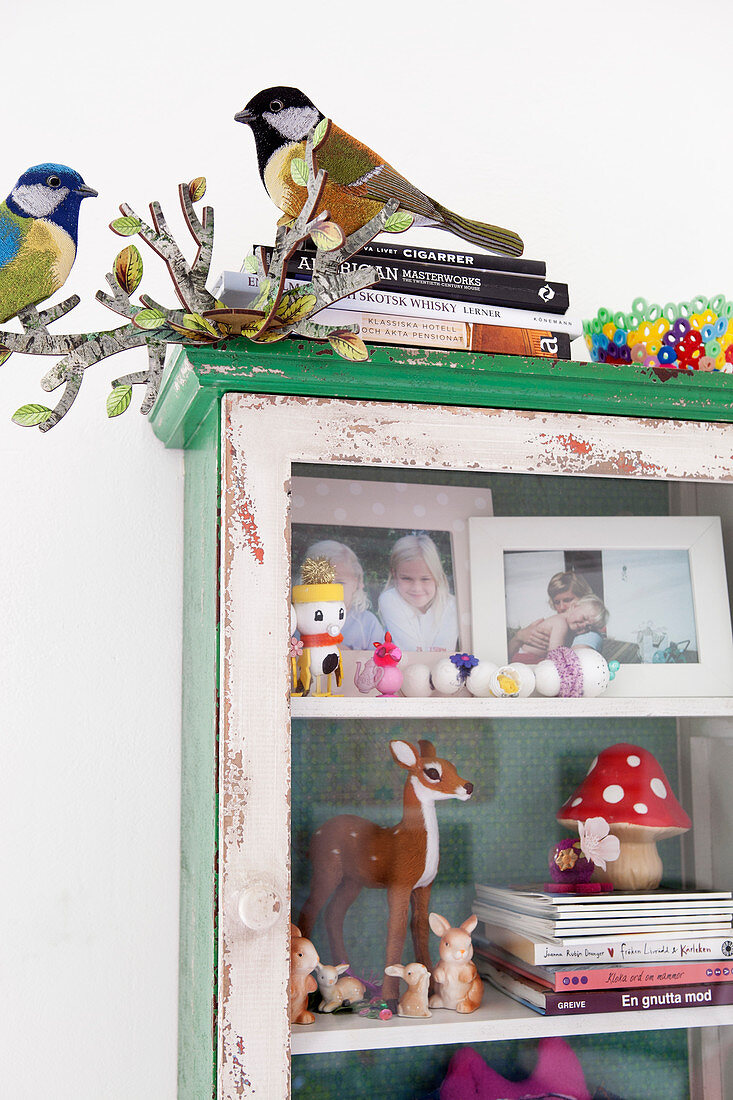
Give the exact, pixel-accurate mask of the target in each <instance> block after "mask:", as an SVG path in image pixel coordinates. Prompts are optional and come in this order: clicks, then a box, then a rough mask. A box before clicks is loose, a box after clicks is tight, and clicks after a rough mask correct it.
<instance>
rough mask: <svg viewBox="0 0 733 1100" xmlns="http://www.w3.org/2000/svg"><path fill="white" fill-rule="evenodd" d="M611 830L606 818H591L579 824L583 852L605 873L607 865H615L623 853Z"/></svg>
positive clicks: (617, 839)
mask: <svg viewBox="0 0 733 1100" xmlns="http://www.w3.org/2000/svg"><path fill="white" fill-rule="evenodd" d="M609 829H610V826H609V824H608V822H607V821H606V819H605V818H604V817H589V818H588V820H587V821H579V822H578V833H579V835H580V850H581V852H582V853H583V855H584V856H585V858H586V859H588V860H590V861H591V862H592V863H595V865H596V866H597V867H600V868H601V869H602V870H604V871H605V870H606V863H607V862H608V863H613V861H614V860H615V859H618V856H619V852H620V851H621V842H620V841H619V838H618V837H617V836H613V835H611V833H610V832H609Z"/></svg>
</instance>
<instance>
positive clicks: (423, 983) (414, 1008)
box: [384, 962, 433, 1016]
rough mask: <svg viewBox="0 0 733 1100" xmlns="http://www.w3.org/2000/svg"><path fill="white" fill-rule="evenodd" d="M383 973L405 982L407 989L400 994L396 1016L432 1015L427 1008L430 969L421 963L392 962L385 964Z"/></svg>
mask: <svg viewBox="0 0 733 1100" xmlns="http://www.w3.org/2000/svg"><path fill="white" fill-rule="evenodd" d="M384 973H385V974H389V975H390V976H391V977H393V978H403V979H404V981H406V982H407V989H406V990H405V992H404V993H403V994H402V996H401V997H400V1000H399V1004H398V1005H397V1015H398V1016H432V1015H433V1014H432V1012H431V1011H430V1009H429V1008H428V987H429V985H430V971H429V970H428V968H427V967H426V966H423V964H422V963H417V962H415V963H409V965H408V966H401V965H400V964H398V963H393V964H392V965H391V966H385V968H384Z"/></svg>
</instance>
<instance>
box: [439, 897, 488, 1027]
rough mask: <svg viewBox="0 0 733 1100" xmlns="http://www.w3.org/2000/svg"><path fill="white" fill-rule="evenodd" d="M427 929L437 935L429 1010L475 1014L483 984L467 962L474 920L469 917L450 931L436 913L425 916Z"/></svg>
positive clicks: (480, 998) (468, 961)
mask: <svg viewBox="0 0 733 1100" xmlns="http://www.w3.org/2000/svg"><path fill="white" fill-rule="evenodd" d="M428 919H429V921H430V927H431V928H432V930H433V932H435V935H436V936H440V948H439V951H440V962H439V963H438V965H437V966H436V967H435V969H434V970H433V984H434V987H435V993H434V994H433V995H432V997H431V998H430V1007H431V1008H452V1009H453V1010H454V1011H455V1012H475V1011H476V1009H477V1008H478V1007H479V1005H480V1004H481V1000H482V998H483V995H484V985H483V982H482V981H481V979H480V977H479V976H478V971H477V970H476V967H475V966H474V964H473V963H472V962H471V959H472V958H473V944H472V943H471V932H473V930H474V928H475V927H476V924H477V918H476V917H475V916H473V915H472V916H470V917H468V918H467V919H466V920H464V922H463V924H462V925H461V926H460V927H459V928H451V926H450V924H449V923H448V921H447V920H446V919H445V917H441V916H440V915H439V914H438V913H431V914H430V916H429V918H428Z"/></svg>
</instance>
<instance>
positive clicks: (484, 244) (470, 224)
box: [234, 87, 524, 256]
mask: <svg viewBox="0 0 733 1100" xmlns="http://www.w3.org/2000/svg"><path fill="white" fill-rule="evenodd" d="M324 117H325V116H324V115H323V114H322V113H321V112H320V111H319V110H318V108H317V107H316V106H315V104H313V103H312V102H311V101H310V99H308V96H306V95H304V94H303V92H301V91H300V90H299V89H298V88H284V87H277V88H266V89H265V90H264V91H262V92H258V94H257V95H256V96H254V97H253V98H252V99H250V101H249V103H248V104H247V105H246V107H244V108H243V109H242V110H241V111H239V112H238V113H237V114H236V115H235V116H234V118H235V120H236V121H237V122H242V123H244V124H245V125H247V126H250V127H251V128H252V133H253V134H254V139H255V147H256V149H257V160H258V163H259V169H260V176H261V177H262V182H263V183H264V185H265V189H266V191H267V193H268V195H269V196H270V198H271V199H272V201H273V202H274V203H275V206H277V207H278V208H279V209H280V210H282V211H283V214H284V218H283V219H282V221H283V223H285V222H287V221H290V220H291V219H293V218H296V217H297V216H298V214H299V213H300V211H301V209H302V207H303V204H304V202H305V200H306V196H307V192H306V188H305V187H300V186H298V184H297V183H295V181H294V180H293V178H292V176H291V173H290V164H291V162H292V160H293V158H294V157H301V158H302V157H303V156H304V155H305V143H306V138H307V136H308V132H309V130H311V129H312V128H313V127H314V126H317V125H318V123H319V122H320V121H321V120H322V119H323V118H324ZM316 159H317V161H318V167H319V168H323V169H324V170H325V171H326V172H327V173H328V181H327V183H326V187H325V189H324V193H323V196H322V198H321V201H320V203H319V205H318V207H317V209H316V211H315V213H318V212H320V211H321V210H328V211H329V214H330V217H331V218H332V219H333V220H334V221H335V222H337V223H338V225H340V226H341V228H342V229H343V231H344V233H345V234H346V235H347V236H349V235H350V234H351V233H353V232H355V231H356V230H358V229H361V228H362V227H363V226H364V225H366V224H367V222H369V221H370V220H371V219H372V218H373V217H374V216H375V214H377V213H378V212H379V211H380V210H381V209H382V207H383V206H384V205H385V203H387V202H389V200H390V199H396V200H397V201H398V202H399V204H400V205H399V209H400V210H403V211H408V212H409V213H410V214H413V215H414V218H415V221H414V223H413V224H415V225H425V226H430V227H431V228H435V229H446V230H447V231H448V232H450V233H454V234H455V235H456V236H457V237H461V238H462V239H463V240H464V241H469V242H470V243H471V244H474V245H478V246H479V247H480V248H487V249H490V250H491V251H493V252H503V253H506V254H508V255H510V256H520V255H521V254H522V250H523V248H524V245H523V243H522V240H521V238H520V237H519V236H517V234H516V233H514V232H513V231H512V230H511V229H501V228H500V227H499V226H496V225H485V224H484V223H483V222H477V221H472V220H471V219H470V218H464V217H461V215H460V214H454V213H453V212H452V211H451V210H447V209H446V208H445V207H444V206H441V205H440V203H439V202H436V201H435V199H431V198H430V197H429V196H428V195H426V194H424V193H423V192H422V191H420V190H419V189H418V188H417V187H415V186H414V185H413V184H411V183H410V182H409V181H408V180H406V179H405V177H404V176H401V175H400V174H399V172H397V171H396V170H395V169H394V168H393V167H392V165H391V164H389V163H388V162H387V161H386V160H385V159H384V157H380V156H379V154H378V153H375V152H374V151H373V150H372V149H369V148H367V146H366V145H362V143H361V142H360V141H357V140H356V138H354V137H352V136H351V134H347V133H346V132H345V131H344V130H341V129H339V127H338V126H336V125H334V123H333V122H331V123H330V124H329V127H328V131H327V134H326V137H325V139H324V140H323V141H322V142H321V143H320V144H319V145H318V148H317V151H316Z"/></svg>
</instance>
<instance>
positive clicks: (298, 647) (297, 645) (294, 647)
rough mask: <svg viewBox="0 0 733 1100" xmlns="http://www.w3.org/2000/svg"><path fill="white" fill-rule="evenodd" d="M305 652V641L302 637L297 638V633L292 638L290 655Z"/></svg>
mask: <svg viewBox="0 0 733 1100" xmlns="http://www.w3.org/2000/svg"><path fill="white" fill-rule="evenodd" d="M302 652H303V643H302V641H301V640H300V638H296V637H295V635H293V636H292V638H291V639H290V656H291V657H300V655H301V653H302Z"/></svg>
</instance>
